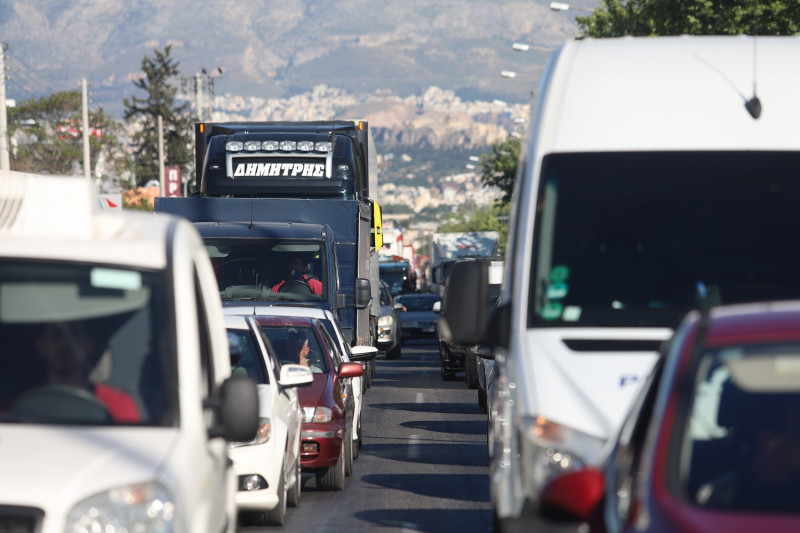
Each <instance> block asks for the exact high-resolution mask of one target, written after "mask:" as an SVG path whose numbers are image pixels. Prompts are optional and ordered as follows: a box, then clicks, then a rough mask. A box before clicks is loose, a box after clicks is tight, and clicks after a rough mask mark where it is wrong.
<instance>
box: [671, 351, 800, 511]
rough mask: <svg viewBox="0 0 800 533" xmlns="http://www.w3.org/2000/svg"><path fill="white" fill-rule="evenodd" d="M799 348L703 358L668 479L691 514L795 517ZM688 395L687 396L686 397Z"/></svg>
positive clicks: (799, 477)
mask: <svg viewBox="0 0 800 533" xmlns="http://www.w3.org/2000/svg"><path fill="white" fill-rule="evenodd" d="M798 369H800V344H780V345H751V346H731V347H726V348H721V349H715V350H710V351H707V352H706V353H704V354H703V356H702V358H701V360H700V363H699V365H698V366H697V373H696V376H695V379H694V380H692V381H690V383H692V382H693V383H694V389H693V396H692V401H691V402H690V403H689V405H688V406H687V407H686V409H685V411H684V412H685V413H686V414H685V415H684V416H679V417H678V420H679V422H678V425H677V427H676V428H675V431H674V432H673V434H674V435H675V437H674V439H675V440H674V443H675V447H676V449H680V454H673V456H672V461H671V462H672V464H671V465H668V466H667V470H668V471H672V472H676V473H679V477H678V480H677V482H676V485H677V486H676V490H677V492H678V493H679V494H681V496H682V497H683V498H685V499H686V500H688V501H689V502H691V503H693V504H694V505H696V506H698V507H705V508H711V509H722V510H729V511H732V512H741V511H749V512H786V513H793V514H798V513H800V508H798V505H797V502H798V501H800V461H798V457H800V372H798ZM689 390H690V391H691V389H689Z"/></svg>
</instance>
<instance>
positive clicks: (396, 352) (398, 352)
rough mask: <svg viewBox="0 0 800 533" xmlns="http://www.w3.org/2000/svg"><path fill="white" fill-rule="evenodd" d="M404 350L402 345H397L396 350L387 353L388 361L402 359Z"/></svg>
mask: <svg viewBox="0 0 800 533" xmlns="http://www.w3.org/2000/svg"><path fill="white" fill-rule="evenodd" d="M402 350H403V349H402V347H401V346H400V344H397V345H396V346H395V347H394V348H392V349H391V350H389V351H388V352H386V359H400V355H401V354H402V353H403V351H402Z"/></svg>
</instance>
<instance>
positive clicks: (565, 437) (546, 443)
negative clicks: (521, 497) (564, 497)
mask: <svg viewBox="0 0 800 533" xmlns="http://www.w3.org/2000/svg"><path fill="white" fill-rule="evenodd" d="M518 427H519V438H520V442H519V453H520V455H521V462H522V465H523V468H524V469H526V470H527V471H526V472H525V476H524V479H525V484H526V487H525V488H526V492H527V493H528V494H529V495H531V496H538V494H539V492H540V491H541V490H542V489H543V488H544V486H545V484H546V483H547V482H548V481H549V480H551V479H552V478H554V477H556V476H558V475H561V474H564V473H566V472H570V471H572V470H578V469H581V468H583V467H585V466H586V465H587V464H591V463H592V462H594V461H596V460H597V458H598V454H599V453H600V450H601V449H602V447H603V440H602V439H598V438H597V437H592V436H591V435H587V434H585V433H583V432H581V431H578V430H576V429H573V428H570V427H568V426H564V425H561V424H558V423H556V422H552V421H550V420H548V419H546V418H545V417H543V416H538V417H529V416H525V417H521V418H520V420H519V426H518Z"/></svg>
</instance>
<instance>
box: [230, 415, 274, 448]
mask: <svg viewBox="0 0 800 533" xmlns="http://www.w3.org/2000/svg"><path fill="white" fill-rule="evenodd" d="M271 436H272V423H271V422H270V419H269V418H264V417H259V419H258V430H257V431H256V438H254V439H253V440H251V441H247V442H231V443H230V447H231V448H238V447H240V446H255V445H257V444H264V443H265V442H267V441H268V440H269V438H270V437H271Z"/></svg>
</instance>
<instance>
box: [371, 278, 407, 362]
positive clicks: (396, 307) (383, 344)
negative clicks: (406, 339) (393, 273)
mask: <svg viewBox="0 0 800 533" xmlns="http://www.w3.org/2000/svg"><path fill="white" fill-rule="evenodd" d="M380 297H381V302H380V303H381V314H380V316H379V317H378V343H377V347H378V349H379V350H383V351H384V352H385V353H386V358H387V359H397V358H398V357H400V355H401V353H402V348H401V347H400V346H401V343H402V336H403V327H402V324H400V310H401V309H402V308H403V304H401V303H395V301H394V298H393V297H392V293H391V292H390V291H389V285H387V284H386V282H384V281H381V286H380Z"/></svg>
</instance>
